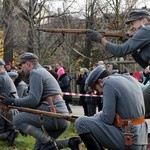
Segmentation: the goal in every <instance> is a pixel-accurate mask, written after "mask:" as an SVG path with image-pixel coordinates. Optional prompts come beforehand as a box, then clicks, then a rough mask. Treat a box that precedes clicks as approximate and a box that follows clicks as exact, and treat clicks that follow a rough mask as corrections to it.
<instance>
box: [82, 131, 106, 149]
mask: <svg viewBox="0 0 150 150" xmlns="http://www.w3.org/2000/svg"><path fill="white" fill-rule="evenodd" d="M80 137H81V139H82V141H83V142H84V144H85V146H86V148H87V149H88V150H93V149H94V150H104V149H103V147H102V146H101V145H100V144H99V143H98V142H97V141H96V139H95V138H94V136H93V135H92V133H90V132H88V133H84V134H80Z"/></svg>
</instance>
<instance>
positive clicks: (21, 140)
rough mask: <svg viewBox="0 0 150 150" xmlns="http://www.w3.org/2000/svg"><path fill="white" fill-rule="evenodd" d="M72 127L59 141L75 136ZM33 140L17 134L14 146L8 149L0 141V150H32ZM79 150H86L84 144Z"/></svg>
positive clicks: (3, 142)
mask: <svg viewBox="0 0 150 150" xmlns="http://www.w3.org/2000/svg"><path fill="white" fill-rule="evenodd" d="M76 135H77V134H76V133H75V129H74V125H73V124H71V126H70V128H69V129H68V130H67V131H66V132H65V133H64V134H63V135H62V136H61V137H60V139H64V138H68V137H73V136H76ZM34 142H35V139H34V138H32V137H31V136H27V137H26V136H22V135H20V134H19V136H18V137H17V139H16V141H15V146H12V147H8V146H7V145H6V143H5V141H0V150H33V145H34ZM80 149H81V150H86V149H85V147H84V144H81V146H80ZM63 150H70V149H69V148H64V149H63Z"/></svg>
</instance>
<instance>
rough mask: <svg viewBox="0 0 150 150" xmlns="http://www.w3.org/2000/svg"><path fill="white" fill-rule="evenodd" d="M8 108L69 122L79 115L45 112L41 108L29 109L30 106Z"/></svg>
mask: <svg viewBox="0 0 150 150" xmlns="http://www.w3.org/2000/svg"><path fill="white" fill-rule="evenodd" d="M8 108H12V109H18V110H19V111H21V112H28V113H33V114H37V115H43V116H47V117H52V118H58V119H66V120H68V121H71V122H75V120H76V119H77V118H78V117H79V116H73V115H72V116H70V115H63V114H60V113H53V112H47V111H43V110H37V109H31V108H26V107H16V106H8Z"/></svg>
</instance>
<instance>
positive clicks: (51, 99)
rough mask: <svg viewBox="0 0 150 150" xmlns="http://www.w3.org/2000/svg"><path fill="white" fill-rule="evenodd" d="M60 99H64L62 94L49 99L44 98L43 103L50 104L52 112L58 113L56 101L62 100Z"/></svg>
mask: <svg viewBox="0 0 150 150" xmlns="http://www.w3.org/2000/svg"><path fill="white" fill-rule="evenodd" d="M60 99H62V96H61V95H60V94H58V95H54V96H47V97H45V98H43V99H42V101H46V102H48V104H49V107H50V112H54V113H56V109H55V106H54V101H56V100H60Z"/></svg>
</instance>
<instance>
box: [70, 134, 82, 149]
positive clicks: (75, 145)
mask: <svg viewBox="0 0 150 150" xmlns="http://www.w3.org/2000/svg"><path fill="white" fill-rule="evenodd" d="M81 142H82V141H81V138H80V137H72V138H70V139H69V141H68V146H69V148H70V149H71V150H80V149H79V144H81Z"/></svg>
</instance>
